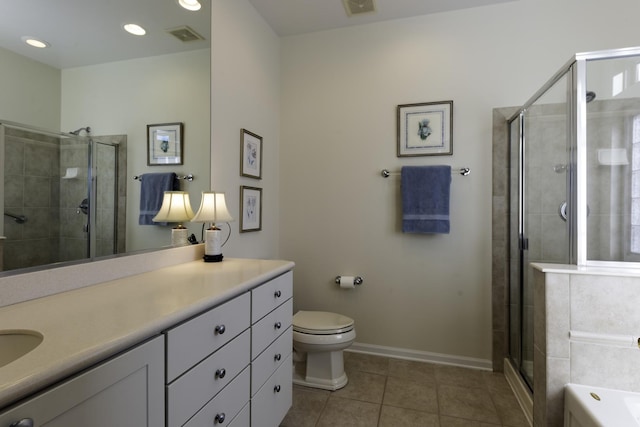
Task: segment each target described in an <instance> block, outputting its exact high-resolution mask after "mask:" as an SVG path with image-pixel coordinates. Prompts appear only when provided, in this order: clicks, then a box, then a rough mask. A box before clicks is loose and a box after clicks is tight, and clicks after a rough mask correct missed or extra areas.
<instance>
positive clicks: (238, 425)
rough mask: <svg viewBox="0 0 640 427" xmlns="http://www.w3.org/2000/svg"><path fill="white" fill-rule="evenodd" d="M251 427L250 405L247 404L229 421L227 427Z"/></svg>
mask: <svg viewBox="0 0 640 427" xmlns="http://www.w3.org/2000/svg"><path fill="white" fill-rule="evenodd" d="M250 426H251V405H250V404H249V403H248V402H247V404H246V405H244V408H242V410H241V411H240V413H239V414H238V415H236V417H235V418H234V419H233V421H231V424H229V427H250Z"/></svg>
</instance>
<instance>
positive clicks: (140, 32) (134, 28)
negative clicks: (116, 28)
mask: <svg viewBox="0 0 640 427" xmlns="http://www.w3.org/2000/svg"><path fill="white" fill-rule="evenodd" d="M123 28H124V29H125V31H127V32H128V33H131V34H133V35H136V36H144V35H145V34H147V31H146V30H145V29H144V28H142V27H141V26H140V25H138V24H124V27H123Z"/></svg>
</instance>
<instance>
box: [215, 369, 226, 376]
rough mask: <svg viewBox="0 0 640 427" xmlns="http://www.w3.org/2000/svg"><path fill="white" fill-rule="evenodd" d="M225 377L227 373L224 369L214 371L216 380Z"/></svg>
mask: <svg viewBox="0 0 640 427" xmlns="http://www.w3.org/2000/svg"><path fill="white" fill-rule="evenodd" d="M225 375H227V371H226V370H225V369H224V368H220V369H218V370H216V378H224V376H225Z"/></svg>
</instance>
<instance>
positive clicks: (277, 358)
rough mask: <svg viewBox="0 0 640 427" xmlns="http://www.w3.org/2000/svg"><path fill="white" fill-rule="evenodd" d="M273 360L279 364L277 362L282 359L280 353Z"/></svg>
mask: <svg viewBox="0 0 640 427" xmlns="http://www.w3.org/2000/svg"><path fill="white" fill-rule="evenodd" d="M274 359H275V361H276V362H279V361H280V359H282V355H281V354H280V353H278V354H276V355H275V356H274Z"/></svg>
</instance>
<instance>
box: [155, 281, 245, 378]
mask: <svg viewBox="0 0 640 427" xmlns="http://www.w3.org/2000/svg"><path fill="white" fill-rule="evenodd" d="M250 300H251V298H250V296H249V293H245V294H243V295H240V296H239V297H236V298H234V299H232V300H231V301H228V302H226V303H224V304H222V305H219V306H218V307H215V308H212V309H211V310H209V311H207V312H206V313H203V314H201V315H199V316H198V317H195V318H193V319H191V320H189V321H187V322H185V323H183V324H181V325H179V326H177V327H175V328H173V329H170V330H169V331H167V382H168V383H170V382H171V381H173V380H175V379H176V378H177V377H178V376H180V375H181V374H182V373H183V372H185V371H186V370H187V369H189V368H190V367H192V366H193V365H195V364H197V363H198V362H200V361H201V360H202V359H204V358H205V357H207V356H208V355H210V354H211V353H213V352H214V351H216V349H218V348H220V347H222V346H223V345H225V344H226V343H228V342H229V341H231V340H232V339H233V338H235V337H236V336H237V335H238V334H239V333H241V332H242V331H244V330H245V329H247V328H248V327H249V319H250V314H249V310H250Z"/></svg>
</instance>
